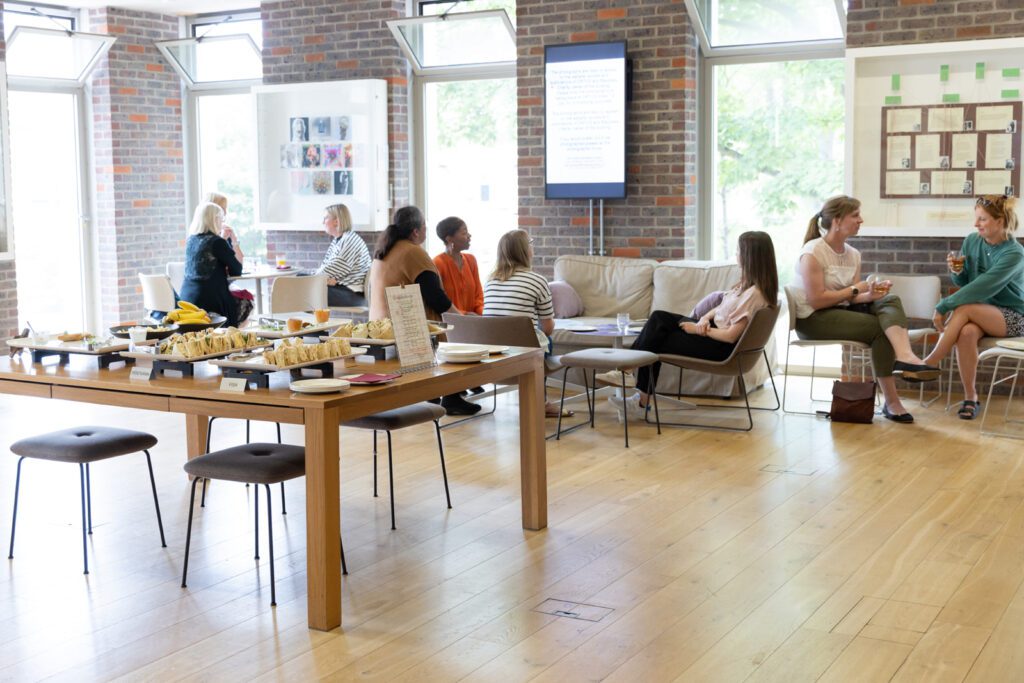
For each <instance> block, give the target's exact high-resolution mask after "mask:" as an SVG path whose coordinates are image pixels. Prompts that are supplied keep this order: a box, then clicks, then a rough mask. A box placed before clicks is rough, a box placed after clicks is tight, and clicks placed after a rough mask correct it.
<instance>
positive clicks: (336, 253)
mask: <svg viewBox="0 0 1024 683" xmlns="http://www.w3.org/2000/svg"><path fill="white" fill-rule="evenodd" d="M323 223H324V232H326V233H327V234H328V235H330V236H331V237H333V238H334V239H332V240H331V244H330V246H328V247H327V253H326V254H325V255H324V260H323V263H321V264H320V267H319V268H317V269H316V274H317V275H319V274H324V275H326V276H327V305H328V306H365V305H366V299H365V297H364V295H363V282H364V281H365V280H366V274H367V273H368V272H370V265H371V260H370V250H369V249H368V248H367V246H366V242H364V241H363V238H362V237H360V236H359V235H358V234H356V232H355V231H353V230H352V214H350V213H349V210H348V207H347V206H345V205H344V204H331V205H330V206H328V207H327V208H326V209H324V220H323Z"/></svg>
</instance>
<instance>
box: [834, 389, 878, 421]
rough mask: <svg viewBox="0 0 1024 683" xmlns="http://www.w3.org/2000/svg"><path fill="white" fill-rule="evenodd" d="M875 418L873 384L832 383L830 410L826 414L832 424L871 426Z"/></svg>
mask: <svg viewBox="0 0 1024 683" xmlns="http://www.w3.org/2000/svg"><path fill="white" fill-rule="evenodd" d="M874 416H875V383H874V382H841V381H838V380H836V381H835V382H833V383H832V409H831V410H830V411H829V413H828V417H829V419H831V420H832V421H833V422H856V423H858V424H871V421H872V419H873V418H874Z"/></svg>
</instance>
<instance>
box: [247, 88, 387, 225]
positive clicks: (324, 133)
mask: <svg viewBox="0 0 1024 683" xmlns="http://www.w3.org/2000/svg"><path fill="white" fill-rule="evenodd" d="M253 93H254V94H255V96H256V131H257V139H258V141H259V142H258V150H257V155H258V165H259V192H258V195H259V201H257V202H256V224H257V225H258V226H259V227H260V228H263V229H270V230H321V229H322V225H321V221H322V218H323V213H324V208H325V207H327V206H329V205H331V204H345V205H346V206H348V208H349V211H350V212H351V214H352V222H353V226H354V227H355V229H357V230H383V229H384V228H385V227H386V226H387V223H388V205H389V197H388V194H389V193H388V108H387V102H388V92H387V82H385V81H383V80H369V79H368V80H358V81H328V82H323V83H300V84H290V85H269V86H258V87H255V88H253Z"/></svg>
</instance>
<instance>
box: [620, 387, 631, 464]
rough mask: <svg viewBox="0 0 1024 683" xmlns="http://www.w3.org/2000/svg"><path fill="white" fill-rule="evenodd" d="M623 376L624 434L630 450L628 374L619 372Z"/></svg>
mask: <svg viewBox="0 0 1024 683" xmlns="http://www.w3.org/2000/svg"><path fill="white" fill-rule="evenodd" d="M619 375H621V376H622V432H623V434H625V436H626V448H629V413H628V412H626V373H625V372H623V371H622V370H619Z"/></svg>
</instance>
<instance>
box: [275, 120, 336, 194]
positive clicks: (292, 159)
mask: <svg viewBox="0 0 1024 683" xmlns="http://www.w3.org/2000/svg"><path fill="white" fill-rule="evenodd" d="M351 124H352V117H350V116H295V117H292V118H290V119H288V143H286V144H283V145H281V168H284V169H293V170H291V171H290V177H291V192H292V194H298V195H335V194H340V195H351V194H352V193H353V178H352V167H353V161H354V158H353V157H354V152H353V146H352V127H351Z"/></svg>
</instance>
